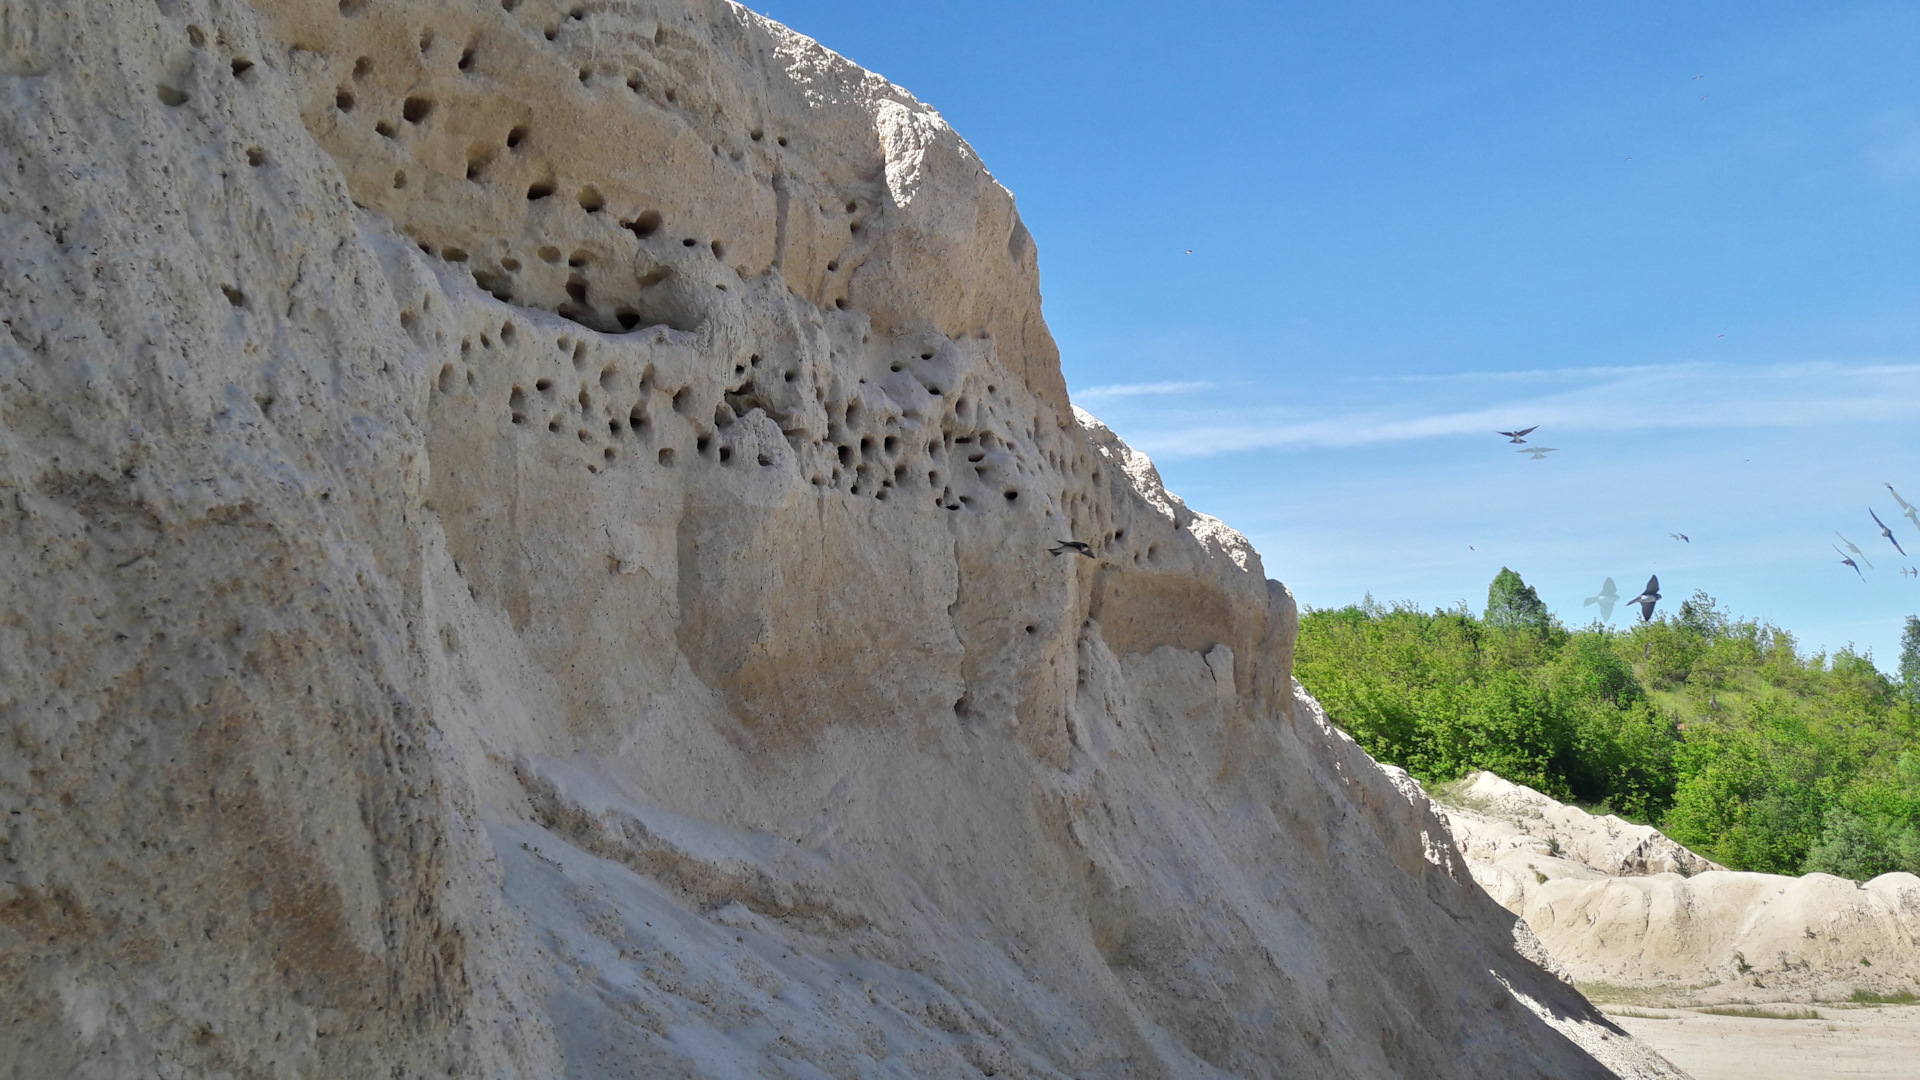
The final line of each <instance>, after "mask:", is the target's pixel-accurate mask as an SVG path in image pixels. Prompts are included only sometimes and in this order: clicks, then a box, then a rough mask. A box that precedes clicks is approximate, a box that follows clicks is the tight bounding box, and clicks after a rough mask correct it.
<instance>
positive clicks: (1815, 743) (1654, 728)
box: [1297, 571, 1920, 879]
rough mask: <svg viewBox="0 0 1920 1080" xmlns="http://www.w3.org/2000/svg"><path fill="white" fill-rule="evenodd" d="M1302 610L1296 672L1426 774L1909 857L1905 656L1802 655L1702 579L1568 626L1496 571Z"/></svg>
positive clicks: (1763, 861) (1771, 858) (1737, 859)
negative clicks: (1495, 779) (1409, 596)
mask: <svg viewBox="0 0 1920 1080" xmlns="http://www.w3.org/2000/svg"><path fill="white" fill-rule="evenodd" d="M1628 610H1629V611H1630V612H1633V611H1634V609H1632V608H1628ZM1634 613H1635V614H1637V612H1634ZM1300 622H1301V626H1300V644H1299V652H1298V662H1297V672H1298V675H1299V677H1300V681H1301V682H1302V683H1304V684H1305V685H1306V687H1307V689H1308V690H1310V691H1311V692H1312V693H1313V694H1314V696H1316V697H1317V698H1319V699H1320V700H1321V701H1322V702H1323V703H1324V704H1325V705H1326V707H1327V711H1328V714H1329V715H1330V716H1331V717H1332V719H1333V720H1334V722H1335V723H1337V724H1339V725H1340V726H1341V727H1342V728H1344V729H1345V730H1346V731H1348V732H1349V733H1351V734H1352V735H1353V736H1354V737H1355V738H1356V739H1358V740H1359V741H1360V742H1361V744H1362V745H1364V746H1365V747H1366V748H1367V749H1368V751H1369V752H1371V753H1372V754H1373V755H1374V756H1375V757H1377V758H1379V759H1381V760H1383V761H1390V762H1393V763H1394V764H1397V765H1401V766H1403V767H1405V768H1406V769H1407V770H1408V771H1410V772H1412V773H1413V774H1414V775H1415V776H1417V777H1419V778H1420V779H1421V780H1423V781H1427V782H1436V781H1445V780H1451V779H1455V778H1457V777H1459V776H1461V775H1464V774H1465V773H1467V772H1470V771H1472V770H1474V769H1491V770H1493V771H1494V772H1496V773H1498V774H1500V775H1501V776H1504V777H1506V778H1507V779H1509V780H1513V781H1516V782H1519V783H1524V784H1528V785H1530V786H1532V787H1535V788H1538V789H1540V790H1541V791H1544V792H1547V793H1548V794H1551V795H1553V796H1554V797H1556V798H1560V799H1566V800H1571V801H1574V802H1578V803H1581V804H1583V805H1587V806H1590V807H1594V808H1596V809H1598V810H1600V811H1602V812H1611V813H1617V814H1620V815H1622V816H1623V817H1628V818H1632V819H1634V820H1638V821H1645V822H1650V823H1652V824H1656V825H1658V826H1660V827H1661V828H1662V829H1663V830H1665V831H1666V832H1667V833H1668V834H1669V835H1671V836H1673V837H1674V838H1675V839H1676V840H1679V841H1680V842H1682V843H1684V844H1686V845H1688V846H1689V847H1692V848H1693V849H1695V850H1696V851H1699V852H1701V853H1702V854H1704V855H1707V856H1709V857H1710V858H1713V859H1715V860H1717V861H1719V862H1721V863H1724V864H1726V865H1728V866H1731V867H1734V868H1737V869H1746V870H1763V871H1768V872H1773V873H1787V874H1795V873H1805V872H1809V871H1814V870H1819V871H1824V872H1827V873H1833V874H1838V875H1841V876H1843V877H1851V878H1855V879H1865V878H1869V877H1873V876H1875V875H1877V874H1880V873H1884V872H1886V871H1889V870H1907V871H1910V872H1915V873H1920V707H1917V701H1916V699H1917V698H1920V663H1915V662H1914V659H1913V658H1911V657H1909V658H1908V660H1909V663H1908V668H1909V670H1906V671H1905V672H1904V674H1905V676H1906V678H1904V679H1897V678H1894V677H1891V676H1888V675H1886V674H1884V673H1882V672H1880V671H1879V670H1877V669H1876V668H1875V667H1874V665H1873V663H1872V662H1871V660H1870V659H1869V658H1867V657H1863V656H1858V655H1855V654H1853V653H1851V652H1848V651H1842V652H1839V653H1836V654H1834V655H1831V656H1827V655H1820V654H1813V655H1803V654H1802V653H1801V652H1800V651H1799V650H1798V649H1797V648H1796V647H1795V645H1794V641H1793V638H1792V636H1791V635H1789V634H1787V633H1786V632H1785V631H1783V630H1781V629H1780V628H1779V627H1776V626H1771V625H1768V624H1765V623H1760V622H1755V621H1752V620H1743V619H1735V618H1732V617H1731V616H1730V615H1728V614H1727V613H1726V612H1724V611H1722V610H1720V609H1719V608H1718V607H1717V606H1716V605H1715V603H1714V601H1713V600H1712V598H1711V597H1708V596H1706V595H1705V594H1703V593H1696V594H1694V596H1693V598H1692V599H1690V600H1688V601H1686V602H1684V603H1682V604H1681V605H1680V606H1679V610H1677V611H1675V612H1673V613H1672V614H1671V615H1663V616H1661V617H1659V618H1656V619H1655V620H1654V621H1652V622H1650V623H1640V622H1639V621H1638V619H1635V620H1634V622H1633V624H1632V625H1631V626H1630V627H1629V628H1628V629H1625V630H1616V629H1611V628H1608V627H1604V626H1600V625H1598V624H1596V625H1594V626H1591V627H1588V628H1586V629H1581V630H1568V629H1566V628H1565V627H1563V626H1561V625H1560V624H1559V623H1558V622H1557V620H1555V619H1554V618H1553V617H1552V616H1551V615H1549V614H1547V613H1546V611H1545V608H1544V606H1542V605H1540V603H1539V601H1538V599H1537V598H1535V597H1534V596H1533V591H1532V590H1531V589H1528V588H1526V587H1525V584H1524V583H1523V582H1521V581H1520V579H1519V577H1518V575H1514V574H1512V572H1511V571H1502V576H1501V578H1498V579H1496V580H1495V583H1494V587H1493V589H1492V591H1491V595H1490V597H1489V605H1488V611H1487V613H1486V615H1485V616H1484V617H1476V616H1475V615H1473V614H1472V613H1470V612H1468V611H1467V610H1465V609H1464V608H1459V609H1454V610H1448V611H1433V612H1425V611H1420V610H1416V609H1413V608H1409V607H1403V606H1396V607H1392V608H1385V607H1381V606H1380V605H1378V604H1376V603H1374V602H1372V600H1371V599H1369V600H1368V601H1367V602H1365V603H1363V604H1360V605H1356V606H1351V607H1345V608H1340V609H1338V610H1326V611H1322V610H1309V611H1308V612H1306V613H1305V614H1304V615H1303V616H1302V617H1301V620H1300ZM1909 636H1910V637H1912V638H1914V639H1915V641H1916V643H1920V623H1915V622H1911V621H1910V623H1909ZM1909 651H1912V650H1909Z"/></svg>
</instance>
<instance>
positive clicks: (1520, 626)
mask: <svg viewBox="0 0 1920 1080" xmlns="http://www.w3.org/2000/svg"><path fill="white" fill-rule="evenodd" d="M1486 622H1487V625H1488V626H1492V627H1495V628H1498V629H1501V630H1546V629H1548V628H1549V627H1551V626H1552V625H1553V615H1552V614H1551V613H1550V612H1548V611H1547V605H1546V604H1545V603H1543V602H1541V600H1540V594H1539V593H1536V592H1534V591H1533V586H1531V585H1529V584H1527V583H1526V582H1525V581H1522V580H1521V579H1520V575H1519V574H1516V573H1514V572H1513V571H1511V570H1509V569H1507V568H1506V567H1504V566H1503V567H1501V568H1500V572H1499V573H1498V574H1495V575H1494V576H1493V582H1492V584H1489V585H1488V586H1487V614H1486Z"/></svg>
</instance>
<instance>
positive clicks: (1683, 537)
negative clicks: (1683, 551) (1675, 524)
mask: <svg viewBox="0 0 1920 1080" xmlns="http://www.w3.org/2000/svg"><path fill="white" fill-rule="evenodd" d="M1667 535H1668V536H1670V537H1672V538H1673V539H1675V540H1684V541H1686V542H1687V543H1689V544H1691V543H1693V540H1692V539H1691V538H1689V537H1688V536H1687V534H1686V533H1668V534H1667Z"/></svg>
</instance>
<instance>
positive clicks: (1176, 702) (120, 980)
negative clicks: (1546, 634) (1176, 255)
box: [0, 0, 1671, 1078]
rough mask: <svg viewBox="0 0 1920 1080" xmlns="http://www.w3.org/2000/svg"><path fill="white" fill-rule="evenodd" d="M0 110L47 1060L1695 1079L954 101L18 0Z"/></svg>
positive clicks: (24, 1013) (454, 38) (0, 220)
mask: <svg viewBox="0 0 1920 1080" xmlns="http://www.w3.org/2000/svg"><path fill="white" fill-rule="evenodd" d="M0 95H4V99H5V100H4V108H0V177H4V182H3V183H0V318H3V319H4V328H5V333H3V334H0V598H3V600H0V731H4V733H5V739H6V742H5V750H4V753H0V809H4V812H5V823H6V824H5V831H4V833H0V842H3V843H4V847H3V848H0V852H3V854H4V865H3V866H0V1015H4V1016H5V1018H6V1022H5V1023H4V1024H0V1063H4V1065H3V1066H0V1069H4V1070H7V1074H8V1075H12V1076H17V1077H41V1076H52V1075H63V1076H64V1075H71V1076H81V1077H108V1076H147V1075H157V1076H231V1077H242V1076H244V1077H256V1076H258V1077H281V1076H284V1077H293V1076H319V1075H326V1076H448V1075H453V1076H474V1077H490V1078H491V1077H515V1076H519V1077H552V1076H562V1075H564V1076H577V1077H598V1076H630V1075H645V1076H671V1075H687V1076H694V1075H704V1076H728V1077H737V1076H755V1075H762V1076H819V1075H828V1076H882V1075H885V1076H969V1075H975V1074H977V1073H984V1074H988V1075H1011V1076H1115V1077H1118V1076H1140V1077H1155V1076H1222V1075H1234V1076H1283V1075H1315V1076H1355V1077H1384V1076H1394V1075H1400V1076H1422V1077H1455V1076H1457V1077H1478V1076H1489V1075H1500V1076H1554V1077H1574V1076H1605V1075H1608V1074H1609V1072H1610V1071H1612V1072H1617V1073H1618V1074H1620V1075H1644V1076H1657V1075H1671V1073H1670V1071H1669V1070H1668V1067H1667V1066H1665V1064H1664V1063H1663V1062H1661V1061H1659V1060H1658V1059H1657V1058H1655V1057H1653V1056H1652V1055H1650V1054H1649V1053H1647V1052H1646V1051H1645V1050H1644V1049H1643V1048H1641V1047H1640V1046H1639V1045H1638V1044H1636V1043H1634V1042H1633V1041H1632V1040H1630V1039H1628V1038H1627V1037H1625V1036H1624V1034H1622V1033H1621V1032H1620V1031H1619V1030H1618V1029H1617V1028H1613V1027H1612V1026H1611V1025H1609V1024H1608V1023H1607V1022H1606V1021H1605V1020H1604V1019H1603V1018H1602V1017H1600V1016H1599V1015H1598V1014H1596V1013H1595V1012H1593V1011H1592V1010H1591V1009H1590V1007H1589V1006H1588V1005H1587V1003H1586V1002H1585V1001H1584V1000H1583V999H1582V998H1581V997H1580V996H1579V995H1578V994H1576V993H1575V992H1574V991H1573V990H1572V989H1570V988H1569V987H1568V986H1567V985H1565V984H1564V983H1563V982H1561V981H1560V980H1558V979H1556V978H1555V977H1553V976H1552V975H1550V974H1549V973H1548V972H1546V971H1545V970H1543V969H1542V968H1540V967H1539V966H1537V964H1536V963H1535V961H1537V960H1541V959H1543V958H1544V954H1543V953H1541V952H1540V950H1539V948H1538V944H1537V942H1535V941H1534V940H1533V938H1532V936H1531V935H1530V934H1529V933H1527V931H1526V928H1525V925H1524V924H1523V923H1521V922H1520V921H1519V920H1518V919H1516V918H1515V917H1514V916H1512V915H1511V914H1509V913H1508V912H1506V911H1505V910H1503V909H1501V908H1500V907H1499V906H1498V905H1496V904H1494V903H1493V902H1492V901H1490V900H1489V899H1488V898H1487V897H1486V895H1485V894H1484V893H1483V892H1482V891H1481V890H1480V889H1479V888H1478V887H1477V886H1475V885H1474V884H1473V882H1472V881H1471V880H1470V878H1469V876H1468V874H1467V871H1466V869H1465V867H1464V865H1463V864H1462V862H1461V860H1460V858H1459V855H1458V853H1457V851H1456V850H1455V848H1454V847H1453V845H1452V843H1451V841H1450V840H1449V839H1448V837H1447V835H1446V832H1445V829H1444V827H1443V825H1442V823H1441V821H1440V819H1439V818H1438V817H1437V816H1436V815H1435V813H1434V811H1433V808H1432V807H1431V805H1430V804H1429V803H1428V802H1427V801H1426V799H1425V797H1424V796H1423V795H1422V794H1421V792H1420V791H1419V789H1418V787H1417V785H1414V784H1412V782H1411V781H1409V780H1407V779H1406V778H1405V777H1404V775H1402V774H1398V773H1395V772H1393V771H1391V770H1383V769H1381V768H1380V767H1378V766H1377V765H1375V764H1374V763H1373V762H1372V761H1371V760H1369V759H1368V758H1367V757H1366V756H1365V755H1364V754H1363V753H1361V752H1360V751H1359V750H1358V749H1357V748H1356V747H1355V746H1354V745H1353V744H1352V743H1351V742H1350V741H1349V740H1347V739H1345V738H1344V737H1342V736H1340V735H1339V734H1338V733H1336V732H1334V731H1333V730H1332V729H1331V728H1330V727H1329V726H1328V725H1327V724H1326V722H1325V720H1324V717H1323V716H1322V715H1321V713H1320V711H1319V709H1318V706H1317V705H1315V704H1314V703H1313V702H1312V701H1311V700H1310V699H1308V698H1306V697H1305V696H1304V695H1303V694H1301V693H1300V692H1299V691H1298V689H1297V686H1296V685H1295V683H1294V682H1293V680H1292V678H1291V673H1290V666H1291V650H1292V643H1293V633H1294V625H1295V623H1294V619H1295V614H1294V608H1293V603H1292V599H1291V597H1290V596H1289V595H1288V594H1287V592H1286V590H1285V589H1284V588H1283V587H1281V586H1280V585H1279V584H1278V583H1277V582H1272V581H1269V580H1268V579H1267V578H1266V576H1265V573H1264V570H1263V568H1262V566H1261V564H1260V560H1259V557H1258V555H1257V554H1255V553H1254V552H1253V551H1252V549H1251V548H1250V547H1249V546H1248V545H1247V543H1246V542H1245V540H1244V539H1243V538H1241V537H1240V536H1238V534H1236V533H1234V532H1233V531H1232V530H1230V529H1228V528H1226V527H1225V526H1224V525H1222V524H1220V523H1219V522H1217V521H1215V520H1213V519H1211V518H1208V517H1206V516H1205V515H1201V514H1196V513H1194V512H1192V511H1190V510H1189V509H1188V508H1187V507H1185V506H1184V505H1183V504H1182V503H1181V502H1180V501H1179V500H1178V499H1176V498H1174V497H1172V496H1170V495H1168V494H1167V493H1166V492H1165V491H1164V490H1163V489H1162V488H1161V487H1160V485H1159V481H1158V478H1157V476H1156V475H1155V474H1154V473H1153V470H1152V467H1151V464H1150V463H1147V462H1146V461H1145V459H1144V458H1142V457H1140V456H1139V455H1138V454H1135V453H1134V452H1132V451H1131V450H1129V449H1128V448H1127V447H1126V446H1125V445H1124V444H1123V443H1121V442H1120V441H1119V440H1118V439H1117V438H1116V437H1114V436H1113V434H1112V433H1111V432H1108V431H1106V430H1105V429H1104V428H1102V427H1100V426H1099V425H1098V424H1097V422H1094V421H1092V420H1091V418H1088V417H1084V416H1079V417H1076V415H1075V414H1074V412H1073V411H1072V408H1071V406H1070V405H1069V404H1068V402H1067V400H1066V394H1065V390H1064V386H1063V384H1062V382H1061V379H1060V374H1059V367H1058V363H1057V357H1056V355H1055V352H1054V349H1053V346H1052V344H1051V341H1050V339H1049V337H1048V335H1047V332H1046V329H1045V326H1044V324H1043V323H1042V322H1041V319H1040V309H1039V291H1038V280H1037V271H1036V263H1035V255H1034V250H1033V245H1032V242H1031V240H1030V238H1029V237H1028V235H1027V232H1026V230H1025V229H1024V227H1022V226H1021V224H1020V220H1019V216H1018V214H1017V212H1016V211H1015V208H1014V204H1013V200H1012V198H1011V197H1010V196H1009V195H1008V194H1007V193H1006V192H1005V191H1004V190H1003V189H1001V188H1000V187H999V186H998V185H997V184H996V183H995V182H994V181H993V179H992V178H991V176H989V175H988V174H987V173H986V171H985V170H984V168H983V167H982V165H981V164H980V163H979V161H978V160H977V159H976V157H975V156H974V154H973V152H972V151H971V149H970V148H968V147H967V145H966V144H965V143H964V142H963V141H961V140H960V139H959V138H958V137H957V136H956V135H955V134H954V133H953V132H952V131H951V130H949V129H948V128H947V126H946V125H945V124H944V123H943V122H942V121H941V120H940V118H939V117H938V116H937V115H936V114H934V113H933V112H932V111H930V110H929V109H927V108H926V107H925V106H923V105H922V104H921V103H919V102H918V101H916V100H914V99H913V98H912V96H911V95H909V94H907V93H906V92H905V91H902V90H900V89H899V88H897V87H894V86H892V85H891V84H889V83H887V82H886V81H885V80H883V79H881V78H879V77H877V76H875V75H872V74H870V73H867V72H864V71H861V70H859V69H858V68H856V67H854V66H853V65H851V64H849V63H847V62H846V61H844V60H842V59H841V58H839V57H838V56H835V55H834V54H833V53H831V52H829V51H827V50H825V49H823V48H821V47H820V46H819V45H816V44H815V43H813V42H811V41H808V40H806V39H804V38H801V37H799V36H797V35H795V34H792V33H791V32H789V31H787V30H785V29H784V28H781V27H779V26H777V25H775V24H773V23H770V22H768V21H766V20H764V19H761V18H759V17H757V16H754V15H752V14H750V13H748V12H746V11H745V10H744V9H741V8H739V7H737V6H733V5H730V4H724V3H717V2H716V3H692V4H682V3H676V2H671V0H660V2H657V3H650V2H640V0H636V2H623V3H611V2H608V3H593V2H578V3H570V4H555V3H551V2H547V0H503V2H500V3H493V2H488V3H452V2H431V0H420V2H413V3H383V2H376V0H341V2H339V3H338V4H333V3H325V4H311V3H295V2H292V0H260V2H258V3H256V4H253V5H248V4H243V3H235V2H212V0H158V2H150V0H74V2H71V3H52V2H33V0H11V2H9V3H6V4H4V5H0ZM1069 538H1077V539H1080V540H1083V541H1086V542H1087V543H1089V544H1090V545H1091V547H1092V553H1093V556H1094V557H1091V558H1087V557H1081V556H1079V555H1072V554H1069V555H1065V556H1056V555H1053V554H1050V553H1049V548H1050V547H1051V546H1052V545H1053V544H1054V543H1055V542H1056V541H1059V540H1062V539H1069Z"/></svg>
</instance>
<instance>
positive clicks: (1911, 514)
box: [1887, 484, 1920, 529]
mask: <svg viewBox="0 0 1920 1080" xmlns="http://www.w3.org/2000/svg"><path fill="white" fill-rule="evenodd" d="M1887 493H1888V494H1890V495H1892V496H1893V501H1894V502H1897V503H1899V504H1900V512H1901V513H1902V514H1905V515H1906V516H1907V520H1908V521H1911V522H1913V527H1914V528H1916V529H1920V509H1915V508H1914V505H1913V504H1912V503H1910V502H1908V501H1907V500H1905V499H1903V498H1901V497H1900V493H1899V492H1897V491H1895V490H1893V485H1892V484H1888V485H1887Z"/></svg>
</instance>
